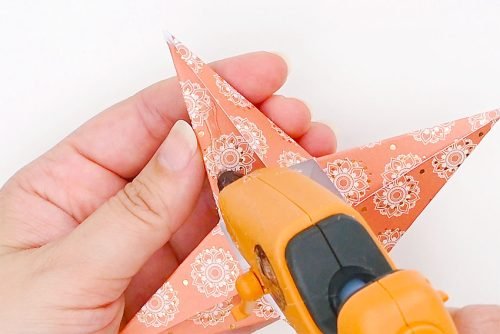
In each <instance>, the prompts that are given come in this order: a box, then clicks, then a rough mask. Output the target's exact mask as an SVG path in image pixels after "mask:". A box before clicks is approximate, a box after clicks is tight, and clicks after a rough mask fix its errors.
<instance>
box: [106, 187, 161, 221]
mask: <svg viewBox="0 0 500 334" xmlns="http://www.w3.org/2000/svg"><path fill="white" fill-rule="evenodd" d="M150 184H151V183H150V182H146V181H144V180H141V179H139V178H137V179H135V180H133V181H132V182H130V183H128V184H127V185H126V186H125V187H124V188H123V189H122V190H121V191H120V192H118V194H117V195H116V196H115V199H116V201H117V202H118V204H119V206H120V207H121V208H123V209H124V210H125V211H126V212H127V214H130V215H132V216H133V217H135V218H136V219H137V220H139V221H140V222H143V223H145V224H147V225H152V226H154V227H156V226H158V225H159V224H161V223H163V222H164V221H165V220H166V219H168V218H169V214H168V211H169V210H168V208H167V205H166V203H165V202H163V201H162V200H161V195H160V194H159V193H158V192H155V191H154V190H153V189H152V186H151V185H150Z"/></svg>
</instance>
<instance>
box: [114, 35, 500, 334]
mask: <svg viewBox="0 0 500 334" xmlns="http://www.w3.org/2000/svg"><path fill="white" fill-rule="evenodd" d="M168 45H169V48H170V51H171V54H172V58H173V61H174V64H175V68H176V70H177V74H178V78H179V83H180V88H181V90H182V94H183V96H184V101H185V103H186V107H187V111H188V114H189V117H190V119H191V124H192V126H193V129H194V131H195V132H196V135H197V137H198V141H199V145H200V147H201V149H202V151H203V157H204V162H205V167H206V171H207V175H208V178H209V181H210V184H211V187H212V190H213V193H214V197H215V199H216V202H217V194H218V188H217V180H216V178H217V175H218V173H219V172H221V171H224V170H234V171H240V172H242V173H245V174H246V173H249V172H251V171H252V170H254V169H257V168H260V167H263V166H283V167H288V166H292V165H294V164H296V163H299V162H302V161H304V160H307V159H310V158H311V156H310V155H309V154H308V153H307V152H306V151H305V150H303V149H302V148H301V147H300V146H299V145H297V143H295V141H294V140H293V139H291V138H290V137H289V136H288V135H287V134H286V133H284V132H283V130H281V129H280V128H279V127H278V126H276V125H275V124H274V123H273V122H271V121H270V120H269V119H268V118H266V117H265V116H264V115H263V114H262V113H261V112H260V111H259V110H258V109H257V108H256V107H255V106H253V105H252V104H251V103H250V102H249V101H248V100H247V99H245V97H243V96H242V95H241V94H240V93H239V92H237V91H236V90H235V89H234V88H233V87H231V86H230V85H229V84H228V83H227V82H226V81H225V80H224V79H223V78H221V77H220V76H219V75H218V74H217V73H215V72H214V71H213V70H212V69H211V68H210V67H208V66H206V65H205V64H204V63H203V62H202V61H201V60H200V58H198V57H197V56H196V55H194V54H193V53H192V52H191V51H190V50H189V49H187V48H186V47H185V46H184V45H183V44H182V43H180V42H179V41H178V40H176V39H175V38H173V37H169V40H168ZM499 118H500V110H494V111H491V112H486V113H482V114H478V115H475V116H472V117H469V118H464V119H461V120H457V121H454V122H449V123H444V124H441V125H438V126H434V127H430V128H426V129H422V130H418V131H415V132H412V133H409V134H405V135H402V136H399V137H395V138H390V139H387V140H384V141H380V142H375V143H371V144H368V145H366V146H363V147H359V148H355V149H352V150H349V151H345V152H339V153H335V154H332V155H329V156H325V157H322V158H319V159H316V160H317V162H318V164H319V165H320V166H321V167H322V168H323V169H324V171H325V173H326V174H327V175H328V176H329V177H330V179H331V180H332V182H333V183H334V184H335V186H336V187H337V189H338V190H339V192H340V193H341V194H342V195H343V197H344V199H345V200H346V201H347V202H348V203H349V204H351V205H352V206H353V207H354V208H356V209H357V210H358V211H359V212H360V213H361V214H362V215H363V216H364V217H365V218H366V220H367V222H368V223H369V224H370V226H371V228H372V229H373V230H374V232H375V233H376V234H377V235H378V238H379V240H380V242H381V243H382V244H383V245H384V247H385V248H386V249H387V250H388V251H390V250H391V248H392V247H393V246H394V245H395V244H396V242H397V241H398V240H399V239H400V238H401V236H402V235H403V234H404V233H405V232H406V231H407V230H408V228H409V227H410V226H411V224H412V223H413V222H414V221H415V219H416V218H417V216H418V215H419V214H420V213H421V212H422V210H423V209H424V208H425V207H426V206H427V204H428V203H429V202H430V201H431V200H432V198H433V197H434V196H435V195H436V193H437V192H438V191H439V190H440V189H441V187H442V186H443V185H444V184H445V183H446V182H447V181H448V179H449V178H450V177H451V176H452V175H453V174H454V173H455V171H456V170H457V169H458V167H459V166H460V165H461V164H462V163H463V161H464V160H465V158H467V157H468V156H469V155H470V154H471V152H472V151H473V150H474V148H475V147H476V146H477V145H478V144H479V142H480V141H481V140H482V138H483V137H484V135H486V133H487V132H488V131H489V130H490V129H491V127H492V126H493V124H494V123H495V122H496V121H497V120H498V119H499ZM242 272H243V269H242V268H241V267H240V264H239V262H238V254H236V253H235V252H234V250H233V248H232V245H231V243H230V242H229V241H228V239H227V238H226V236H224V232H223V229H222V228H221V226H220V225H218V226H217V227H216V228H215V229H214V230H213V231H212V232H211V233H209V235H207V236H206V238H205V239H204V240H203V241H202V242H201V243H200V244H199V245H198V247H197V248H196V249H195V250H194V251H193V252H192V253H191V254H190V255H189V256H188V257H187V258H186V259H185V260H184V262H183V263H182V264H181V265H180V266H179V268H178V269H177V270H176V271H175V272H174V273H173V274H172V276H171V277H170V278H169V279H168V281H167V282H165V284H164V285H163V286H162V287H161V288H160V289H159V290H158V291H157V292H156V293H155V294H154V295H153V296H152V297H151V299H150V300H149V301H148V302H147V303H146V305H144V306H143V308H142V309H141V310H140V311H139V312H138V313H137V315H136V317H135V318H134V319H133V320H132V321H131V322H130V323H129V324H128V325H127V327H126V328H125V329H124V331H123V332H122V333H123V334H139V333H141V334H159V333H169V334H171V333H172V334H173V333H222V332H224V331H230V330H232V329H235V328H240V329H241V328H246V327H247V326H265V325H267V324H269V323H271V322H273V321H276V320H277V319H279V317H280V316H279V312H277V311H276V310H275V309H273V306H272V305H271V304H269V303H268V302H267V301H266V300H264V299H262V300H259V302H258V303H257V305H256V307H255V309H254V310H253V315H252V316H250V317H249V318H247V319H245V320H244V321H240V322H237V323H236V322H235V321H234V319H232V316H231V313H230V311H231V308H232V307H233V306H234V305H236V304H237V302H238V297H237V296H236V291H235V282H236V279H237V278H238V276H239V275H240V274H241V273H242Z"/></svg>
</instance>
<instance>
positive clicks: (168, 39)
mask: <svg viewBox="0 0 500 334" xmlns="http://www.w3.org/2000/svg"><path fill="white" fill-rule="evenodd" d="M163 38H164V39H165V42H167V44H173V43H174V36H173V35H172V34H171V33H169V32H168V31H167V30H163Z"/></svg>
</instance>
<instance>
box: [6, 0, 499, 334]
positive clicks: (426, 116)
mask: <svg viewBox="0 0 500 334" xmlns="http://www.w3.org/2000/svg"><path fill="white" fill-rule="evenodd" d="M499 17H500V2H499V1H495V0H490V1H486V0H469V1H458V0H441V1H435V0H418V1H417V0H412V1H410V0H406V1H401V0H393V1H389V0H380V1H372V0H364V1H362V0H356V1H331V0H328V1H326V0H325V1H304V0H302V1H295V2H292V1H290V0H288V1H286V0H283V1H269V0H252V1H245V2H243V1H234V0H223V1H222V0H218V1H214V0H212V1H208V0H200V1H185V0H182V1H181V0H179V1H138V0H137V1H133V0H129V1H124V0H120V1H118V0H113V1H90V0H87V1H68V0H60V1H6V0H1V1H0V103H1V104H0V139H1V145H0V157H1V162H0V183H3V182H4V181H6V180H7V178H8V177H9V176H10V175H11V174H12V173H14V172H15V171H16V170H17V169H18V168H20V167H21V166H23V165H24V164H26V163H27V162H29V161H30V160H32V159H34V158H35V157H36V156H38V155H39V154H41V153H42V152H44V151H45V150H47V149H48V148H50V147H51V146H52V145H54V144H55V143H56V142H57V141H59V140H60V139H62V138H63V137H64V136H65V135H67V134H68V133H69V132H71V131H72V130H73V129H74V128H75V127H77V126H78V125H79V124H81V123H82V122H84V121H85V120H87V119H88V118H90V117H92V116H93V115H95V114H96V113H97V112H99V111H100V110H102V109H104V108H106V107H107V106H109V105H110V104H113V103H114V102H117V101H119V100H121V99H123V98H125V97H127V96H129V95H131V94H133V93H134V92H135V91H137V90H139V89H141V88H143V87H145V86H147V85H149V84H151V83H153V82H155V81H158V80H161V79H163V78H165V77H168V76H171V75H173V73H174V70H173V66H172V63H171V60H170V56H169V53H168V50H167V48H166V46H165V45H164V43H163V40H162V34H161V31H162V30H163V29H168V30H170V31H171V32H172V33H174V34H175V35H176V36H177V37H178V38H179V39H180V40H182V41H184V42H185V43H186V44H187V45H188V46H189V47H190V48H191V49H193V50H194V51H195V52H196V53H198V54H199V55H200V56H201V57H202V58H203V59H205V60H207V61H211V60H215V59H218V58H221V57H229V56H232V55H235V54H238V53H243V52H247V51H255V50H268V51H277V52H279V53H281V54H283V55H285V56H286V58H287V59H288V62H289V64H290V69H291V70H290V76H289V81H288V83H287V84H286V86H285V87H284V88H283V89H282V91H281V93H283V94H286V95H293V96H297V97H300V98H302V99H303V100H305V101H306V102H307V103H308V104H309V105H310V107H311V108H312V110H313V113H314V118H315V119H316V120H322V121H326V122H328V123H329V124H331V125H332V126H333V127H334V128H335V130H336V131H337V134H338V138H339V143H340V147H341V148H349V147H353V146H356V145H360V144H364V143H367V142H369V141H373V140H377V139H381V138H385V137H389V136H393V135H397V134H401V133H405V132H408V131H411V130H414V129H417V128H420V127H426V126H431V125H434V124H438V123H440V122H445V121H449V120H453V119H457V118H460V117H465V116H468V115H470V114H473V113H478V112H483V111H487V110H489V109H493V108H496V107H499V106H500V90H499V87H500V43H499V41H500V19H499ZM499 147H500V131H499V129H494V130H493V131H492V133H491V134H490V135H488V136H487V137H486V139H485V140H484V141H483V143H482V144H481V145H480V146H479V147H478V148H477V150H476V151H475V152H474V154H473V155H472V156H471V157H470V158H469V159H468V161H467V162H466V163H465V164H464V165H463V166H462V168H461V169H460V171H459V172H458V173H457V174H456V175H455V176H454V177H453V178H452V180H451V181H450V182H449V183H448V185H447V186H446V187H445V188H444V190H443V191H442V192H441V193H439V195H438V196H437V197H436V198H435V200H434V201H433V202H432V203H431V204H430V205H429V206H428V208H427V209H426V211H425V212H424V213H423V214H422V215H421V216H420V218H419V219H418V220H417V222H416V224H415V225H414V228H413V229H412V230H411V232H409V233H408V234H407V235H406V237H405V238H404V239H403V240H402V241H401V242H400V244H399V245H398V246H397V247H396V249H395V250H394V252H393V257H394V259H395V261H396V262H397V263H398V264H399V265H400V266H401V267H405V268H415V269H418V270H420V271H422V272H423V273H424V274H425V275H426V276H428V277H429V278H430V279H431V281H432V282H433V283H434V284H435V286H437V287H439V288H442V289H444V290H446V291H447V292H448V293H449V294H450V296H451V300H450V305H465V304H468V303H500V289H499V285H498V283H499V282H500V261H499V256H500V243H499V239H500V238H499V233H500V219H499V214H500V211H499V207H498V204H499V199H500V196H499V194H498V191H499V188H500V176H499V173H498V170H499V168H498V166H500V154H499V150H500V149H499ZM271 332H273V333H276V332H279V333H285V332H287V330H286V329H284V327H283V325H274V326H272V327H271V328H270V329H266V330H263V331H262V333H271Z"/></svg>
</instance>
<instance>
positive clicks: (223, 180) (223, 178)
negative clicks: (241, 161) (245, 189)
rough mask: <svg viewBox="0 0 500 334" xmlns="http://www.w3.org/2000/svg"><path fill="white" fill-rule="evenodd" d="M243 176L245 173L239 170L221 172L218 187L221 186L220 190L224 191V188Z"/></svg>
mask: <svg viewBox="0 0 500 334" xmlns="http://www.w3.org/2000/svg"><path fill="white" fill-rule="evenodd" d="M242 177H243V175H241V174H240V173H238V172H235V171H232V170H227V171H225V172H222V173H220V174H219V176H218V177H217V187H218V188H219V191H222V189H224V188H225V187H226V186H228V185H230V184H231V183H233V182H234V181H236V180H238V179H241V178H242Z"/></svg>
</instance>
